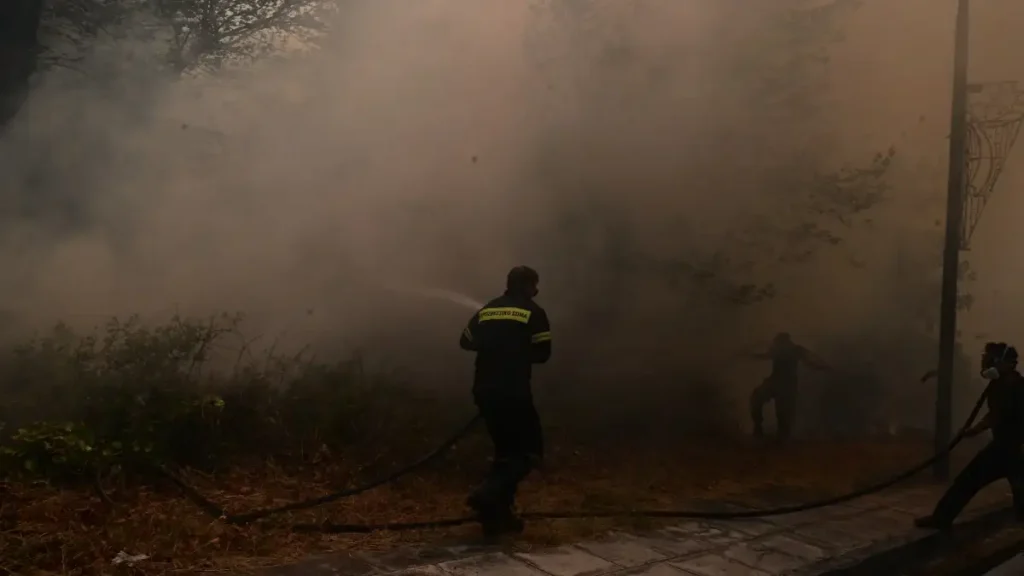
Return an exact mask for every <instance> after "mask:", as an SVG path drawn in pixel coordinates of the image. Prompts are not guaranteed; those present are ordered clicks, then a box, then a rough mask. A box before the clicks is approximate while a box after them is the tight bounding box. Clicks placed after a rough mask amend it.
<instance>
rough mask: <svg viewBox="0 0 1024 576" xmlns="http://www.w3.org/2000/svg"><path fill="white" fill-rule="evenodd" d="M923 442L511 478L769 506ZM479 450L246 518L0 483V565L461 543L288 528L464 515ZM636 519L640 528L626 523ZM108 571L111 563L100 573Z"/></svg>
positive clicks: (573, 533) (242, 488) (561, 462)
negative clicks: (326, 500)
mask: <svg viewBox="0 0 1024 576" xmlns="http://www.w3.org/2000/svg"><path fill="white" fill-rule="evenodd" d="M927 448H928V447H927V446H922V445H920V444H917V443H913V442H909V441H908V442H902V443H901V442H884V443H883V442H878V443H848V444H824V443H822V444H810V443H806V444H798V445H793V446H791V447H787V448H775V447H769V446H757V445H754V444H751V443H745V442H735V443H723V442H716V443H713V444H705V445H702V444H698V443H688V444H686V445H665V446H658V447H649V448H648V449H645V450H638V449H637V448H636V447H635V446H634V447H610V446H602V447H600V448H595V447H590V448H588V447H585V446H575V447H568V445H566V444H561V448H559V447H558V444H557V443H556V445H555V447H554V448H553V449H552V450H551V453H550V454H549V458H548V461H547V463H546V465H545V469H544V470H542V471H541V472H539V473H536V474H534V475H533V476H531V478H530V479H529V480H528V482H527V483H526V484H525V485H524V487H523V491H522V496H521V499H520V507H521V508H522V509H524V510H530V511H541V510H566V509H569V510H571V509H580V508H584V509H614V508H622V507H637V506H641V507H648V508H666V509H667V508H685V507H688V506H694V505H697V504H699V503H700V502H701V501H708V500H727V501H734V502H735V501H745V502H749V503H767V502H768V501H771V500H773V499H775V500H776V502H775V503H778V501H777V498H778V497H779V494H778V493H776V494H775V495H774V496H772V495H771V494H769V493H770V492H771V491H772V488H774V487H779V486H786V487H788V489H787V493H788V494H787V496H784V497H787V498H791V499H794V500H797V499H801V498H814V497H818V496H824V495H831V494H837V493H841V492H844V491H846V490H849V489H850V488H851V487H854V486H855V485H858V484H863V483H864V482H866V481H871V480H875V479H878V478H881V477H884V476H886V475H888V474H891V473H892V472H894V471H897V470H900V469H903V468H905V467H906V466H907V465H908V463H911V462H912V461H917V460H919V459H920V458H921V457H922V456H923V455H924V454H925V453H926V452H927ZM485 456H486V452H485V445H484V443H483V442H482V441H481V440H480V439H479V438H475V439H473V440H471V441H467V442H466V443H464V444H463V445H460V446H459V447H458V449H457V450H456V451H455V452H454V453H453V454H452V455H451V456H449V457H448V458H447V460H446V461H444V462H439V463H438V464H437V465H435V466H434V467H432V468H431V469H429V470H425V471H423V472H422V473H420V474H417V475H415V476H413V477H407V478H405V479H403V480H401V481H399V482H397V483H395V484H393V485H390V486H386V487H383V488H380V489H377V490H374V491H371V492H368V493H365V494H363V495H360V496H357V497H354V498H351V499H349V500H345V501H342V502H339V503H337V504H334V505H329V506H325V507H323V508H320V509H317V510H313V511H308V512H301V513H295V514H289V515H286V516H282V517H277V518H273V519H270V520H267V521H264V522H261V523H258V524H256V525H252V526H244V527H236V526H227V525H224V524H222V523H220V522H218V521H216V520H213V519H211V518H210V517H208V516H205V515H204V514H203V513H201V512H200V511H198V510H197V509H196V508H195V507H194V506H193V505H192V504H190V503H189V502H187V501H186V500H184V499H182V498H181V497H180V496H179V495H178V494H177V493H175V492H174V491H173V490H172V489H169V488H166V487H159V488H134V489H114V488H113V487H112V488H111V490H110V492H111V496H112V497H113V499H114V500H115V502H116V505H115V507H114V508H113V509H108V508H107V507H105V506H104V505H103V504H102V502H101V501H100V499H99V498H98V497H97V496H96V495H95V494H93V493H91V492H89V491H87V490H77V491H76V490H60V489H56V488H53V487H49V486H46V485H42V484H37V485H7V486H4V487H2V490H3V491H2V492H0V497H2V499H3V500H2V517H3V518H6V520H5V521H4V524H0V530H2V531H0V573H5V572H6V573H10V574H32V573H39V574H44V573H51V574H100V573H111V571H112V568H111V565H110V561H111V559H113V558H114V556H115V555H116V554H117V553H118V552H119V551H122V550H123V551H125V552H126V553H128V554H146V555H149V556H150V559H148V560H146V561H144V562H142V563H140V564H139V565H137V566H136V567H134V568H123V567H122V568H119V569H118V570H124V571H126V572H125V573H128V572H129V571H130V573H135V574H165V573H196V572H207V571H212V572H236V573H237V572H245V571H247V570H250V569H254V568H257V567H260V566H265V565H268V564H276V563H286V562H288V561H290V560H295V559H298V558H301V557H303V556H307V555H310V554H314V553H322V552H326V551H338V550H351V549H359V550H375V549H389V548H393V547H398V546H403V545H408V544H413V543H416V544H429V543H436V542H440V541H451V540H453V539H455V540H464V539H468V538H471V537H473V536H474V535H475V529H474V527H473V526H466V527H461V528H457V529H450V530H435V531H420V532H405V533H374V534H364V535H322V534H300V533H295V532H292V531H291V530H290V529H289V525H290V524H292V523H296V522H318V521H323V520H331V521H334V522H345V523H359V522H368V523H380V522H393V521H415V520H422V519H430V518H435V517H453V516H464V515H465V514H466V510H465V508H464V505H463V500H464V497H465V493H466V492H467V490H468V489H469V488H470V487H471V486H472V485H473V483H475V482H476V481H477V480H478V479H479V477H480V476H481V474H482V473H483V471H484V469H485V466H486V462H485V461H484V460H485ZM345 478H351V469H350V468H346V467H345V466H342V465H338V464H332V465H324V466H321V467H318V468H317V469H315V470H304V471H291V472H285V471H283V470H280V469H275V468H273V467H269V466H268V467H266V468H265V469H261V470H248V471H241V470H239V471H236V472H234V473H231V474H227V475H223V476H220V477H217V478H208V477H203V476H199V475H196V474H192V475H190V476H189V480H190V482H192V483H194V484H195V485H196V486H197V487H198V488H199V489H200V490H201V491H202V492H204V493H206V494H208V495H209V496H210V497H212V498H213V499H215V500H216V501H217V502H219V503H220V504H221V505H223V506H224V507H226V508H228V509H229V511H231V512H242V511H245V510H247V509H251V508H253V507H264V506H267V505H272V504H280V503H284V502H287V501H291V500H297V499H302V498H306V497H309V496H314V495H319V494H321V493H324V492H329V491H331V490H332V489H337V488H338V487H339V484H344V479H345ZM613 525H618V526H620V527H621V526H622V525H623V524H622V522H621V521H620V522H618V523H616V521H612V520H602V521H583V520H580V521H558V522H538V523H535V524H532V525H531V526H530V527H529V528H528V530H527V533H526V534H525V535H524V537H523V539H522V541H521V542H520V543H519V545H521V546H527V547H533V546H543V545H549V544H554V543H558V542H563V541H566V540H574V539H578V538H584V537H587V536H591V535H594V534H596V533H598V532H603V531H605V530H607V529H609V528H610V527H612V526H613ZM637 527H642V526H637ZM114 571H115V572H116V571H117V570H114Z"/></svg>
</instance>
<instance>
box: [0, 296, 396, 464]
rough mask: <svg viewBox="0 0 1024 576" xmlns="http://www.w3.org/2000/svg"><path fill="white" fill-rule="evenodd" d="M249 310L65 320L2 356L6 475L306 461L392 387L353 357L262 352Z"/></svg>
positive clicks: (0, 405)
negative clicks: (93, 326)
mask: <svg viewBox="0 0 1024 576" xmlns="http://www.w3.org/2000/svg"><path fill="white" fill-rule="evenodd" d="M240 323H241V318H239V317H237V316H226V315H225V316H218V317H214V318H211V319H208V320H204V321H197V320H190V319H183V318H179V317H175V318H173V319H172V320H171V321H170V322H168V323H166V324H163V325H160V326H155V327H150V326H146V325H145V324H143V323H142V322H141V321H140V320H139V319H138V318H130V319H128V320H127V321H123V322H122V321H119V320H112V321H110V322H109V323H107V324H106V325H105V326H103V327H102V328H100V329H98V330H96V331H95V332H93V333H90V334H84V335H82V334H78V333H76V332H74V331H73V330H71V329H70V328H69V327H67V326H65V325H58V326H57V327H55V328H54V329H53V330H52V331H51V332H50V333H49V334H48V335H46V336H45V337H42V338H37V339H35V340H33V341H31V342H29V343H27V344H26V345H24V346H19V347H17V348H15V349H13V350H10V351H8V352H7V353H6V354H4V356H3V357H2V358H0V394H2V401H0V422H7V423H8V425H7V426H6V427H3V426H0V428H3V429H2V430H0V474H2V475H4V476H12V475H36V476H42V477H45V478H47V479H51V480H55V481H63V482H69V481H71V482H73V481H86V480H92V479H93V478H95V476H96V475H97V474H107V473H108V472H109V471H111V470H124V471H135V472H140V473H144V472H145V471H146V469H147V466H146V464H147V463H151V462H160V463H162V464H167V465H172V466H182V467H185V466H187V467H196V468H203V469H217V468H221V467H225V466H231V465H235V464H238V463H242V462H246V461H249V460H253V459H260V460H262V459H267V458H275V459H296V460H302V459H307V460H308V459H311V458H316V457H317V455H319V454H321V453H323V452H325V451H327V452H337V451H340V450H343V449H344V448H345V447H346V446H349V445H351V444H352V443H354V442H356V441H358V439H359V438H358V437H359V435H360V434H361V433H363V430H364V429H365V428H366V427H365V425H364V424H365V422H366V420H367V419H368V418H372V415H371V414H370V413H369V412H368V410H367V406H369V405H370V404H372V403H373V399H374V398H378V397H382V396H383V395H384V394H387V393H388V392H389V391H392V390H393V386H391V385H389V383H386V382H384V381H382V380H381V379H380V378H374V377H372V376H370V375H369V374H368V373H367V371H366V369H365V367H364V365H363V362H362V360H361V359H360V358H359V357H355V358H352V359H349V360H347V361H345V362H339V363H333V364H327V363H317V362H313V361H312V360H310V359H307V358H305V356H304V355H303V354H297V355H292V356H283V355H280V354H276V353H274V351H273V350H271V351H267V352H265V353H263V354H259V355H257V354H255V353H254V351H252V350H250V349H249V348H248V347H247V346H246V345H245V344H244V343H245V340H244V339H243V338H241V337H240V334H239V325H240Z"/></svg>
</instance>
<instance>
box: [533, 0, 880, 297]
mask: <svg viewBox="0 0 1024 576" xmlns="http://www.w3.org/2000/svg"><path fill="white" fill-rule="evenodd" d="M803 5H804V3H803V2H800V1H798V0H787V1H786V2H777V3H760V4H758V5H751V4H750V3H748V2H737V1H725V2H716V3H708V4H707V5H705V6H703V7H702V8H696V10H698V11H701V10H706V11H712V10H717V11H719V13H720V17H719V20H718V21H717V24H715V25H716V26H718V28H716V29H715V34H713V35H711V36H712V38H710V39H707V40H706V41H705V42H706V45H705V44H702V45H700V46H699V47H693V46H689V47H686V48H683V47H680V48H679V49H678V50H677V51H675V52H668V53H657V52H654V51H652V50H651V49H650V48H649V47H645V46H644V40H645V38H644V37H643V34H641V33H640V30H639V29H640V28H642V26H640V25H637V27H636V28H637V29H630V24H629V22H630V18H631V17H632V16H633V14H636V15H637V16H636V17H637V18H638V19H640V20H642V19H643V18H648V19H647V20H642V21H644V22H646V23H648V24H649V23H650V22H651V21H652V20H650V18H651V17H652V15H655V16H656V15H657V13H658V11H659V10H665V9H670V8H671V6H670V5H668V4H666V3H664V2H659V1H658V0H647V1H645V2H636V3H630V7H629V8H623V7H622V5H621V4H616V3H614V2H563V1H557V0H549V1H546V2H538V3H535V5H534V10H535V21H536V24H535V26H534V33H533V35H532V36H531V37H530V38H529V39H528V46H527V48H528V49H529V54H530V55H531V57H532V58H533V60H534V62H535V63H536V64H537V67H538V70H540V71H541V73H542V74H545V75H547V82H548V83H549V84H550V86H551V89H552V91H554V92H556V93H557V92H559V91H561V92H563V93H566V92H568V93H572V94H575V95H576V97H577V100H576V101H575V102H574V106H575V110H576V112H575V116H574V117H573V118H572V120H571V125H568V123H566V124H556V126H557V132H556V134H554V135H553V136H552V142H553V143H552V144H550V146H548V147H546V148H543V159H542V168H543V174H544V175H545V178H546V180H545V181H544V182H543V184H545V185H547V186H550V187H552V188H555V189H557V190H558V191H559V192H558V195H559V197H565V198H569V200H567V201H566V202H564V203H563V204H562V205H560V206H558V207H556V211H558V212H559V215H558V216H557V217H556V218H555V221H554V222H553V229H554V230H555V231H554V232H553V233H552V234H553V235H555V236H557V238H558V240H557V241H552V242H551V244H552V245H555V246H558V247H559V248H560V250H558V251H557V254H551V255H550V258H551V260H552V262H550V263H549V266H551V267H552V268H554V269H556V270H564V271H566V272H565V275H566V276H567V277H568V276H572V275H573V272H572V271H573V270H577V269H579V270H589V271H590V273H588V274H580V277H581V278H583V277H585V278H587V282H590V281H591V280H592V279H593V277H594V275H595V272H594V271H595V270H604V271H605V274H604V276H606V277H607V279H608V282H609V283H610V284H615V283H616V282H618V283H621V282H624V281H626V280H624V279H626V278H631V277H632V278H637V275H638V274H640V275H642V276H643V277H645V278H648V279H654V278H660V279H661V281H662V283H669V284H671V285H673V286H675V287H676V288H677V289H678V290H679V291H688V292H697V293H700V294H703V295H704V297H705V298H710V299H711V300H712V301H714V302H717V303H719V304H723V305H726V306H733V305H743V304H752V303H757V302H761V301H764V300H767V299H770V298H771V297H773V296H774V295H775V293H776V291H777V288H776V286H775V285H774V284H773V274H772V273H771V271H770V270H768V269H769V268H776V269H777V268H779V267H780V266H786V265H794V264H801V263H803V262H806V261H807V260H809V259H810V258H812V257H813V256H814V255H815V254H817V253H818V252H819V251H820V250H821V249H822V248H824V247H829V246H834V245H837V244H841V243H842V242H843V241H844V240H845V238H846V237H847V235H848V233H849V232H850V231H851V230H852V229H854V228H857V227H860V226H864V225H867V224H868V222H869V221H870V219H871V211H872V210H873V209H874V208H876V207H877V206H878V205H879V204H880V203H881V202H883V201H884V199H885V196H886V192H887V190H888V182H887V175H888V173H889V168H890V166H891V164H892V161H893V158H894V157H895V155H896V150H895V149H891V148H890V149H889V150H885V151H883V152H880V153H878V154H876V155H875V156H874V157H872V158H869V159H867V161H866V162H860V163H855V164H850V165H846V166H842V165H840V166H837V165H836V160H835V150H836V143H835V140H834V132H833V130H832V128H831V120H832V119H831V118H830V116H829V111H830V107H829V100H828V90H829V79H830V68H829V52H830V49H831V48H832V46H833V45H834V44H835V43H836V42H839V41H841V39H842V30H843V27H844V23H845V22H846V21H847V19H848V16H849V15H850V14H851V13H852V12H853V11H854V10H855V9H856V8H857V6H858V5H859V2H858V1H857V0H836V1H834V2H831V3H827V4H823V5H819V6H818V7H816V8H811V9H807V8H804V7H803ZM615 10H619V12H614V13H613V11H615ZM644 10H647V12H646V14H645V13H644ZM630 11H633V12H630ZM638 21H639V20H638ZM645 50H646V52H645ZM695 51H699V53H700V54H702V55H705V56H702V57H703V58H705V59H707V60H710V61H712V62H713V64H712V65H711V66H709V67H704V68H701V66H699V65H696V66H695V65H694V63H693V62H694V60H693V53H694V52H695ZM712 67H713V68H714V70H713V71H709V69H710V68H712ZM694 70H697V71H696V72H694ZM673 81H674V82H675V86H676V89H677V92H672V91H671V90H672V89H673V86H672V85H673ZM680 84H682V85H684V86H685V91H684V93H685V96H686V98H687V100H683V102H686V104H682V106H686V105H690V106H695V107H699V108H700V109H703V110H706V112H707V113H708V114H710V115H711V116H710V118H709V119H705V118H702V117H701V113H700V112H696V111H695V110H686V109H685V108H683V109H680V110H678V111H677V112H674V114H675V116H672V115H671V114H668V113H666V112H664V110H671V109H672V107H673V106H676V107H679V106H681V104H680V102H681V98H682V97H683V96H684V94H683V93H680V92H679V91H678V86H679V85H680ZM567 85H568V86H567ZM652 109H654V110H658V111H659V114H660V115H654V116H652V118H653V119H654V120H653V123H652V126H651V127H650V128H649V130H650V131H651V132H658V133H660V134H661V135H662V136H663V137H662V136H659V138H658V142H660V143H665V142H669V143H670V144H671V145H672V146H675V147H677V148H679V153H678V154H677V155H676V156H675V158H674V159H673V160H672V161H671V162H673V163H674V164H676V166H675V167H673V168H672V170H673V171H674V172H675V175H674V176H672V177H671V184H673V185H674V186H672V187H667V186H666V179H665V178H662V179H661V180H660V181H655V180H653V179H652V182H651V183H650V184H645V181H644V180H645V179H646V178H647V176H646V174H644V173H643V172H642V171H635V172H636V173H634V172H628V177H624V176H622V174H621V173H618V172H616V171H619V172H621V166H622V165H623V164H628V163H632V164H635V165H637V166H647V165H650V166H651V167H652V169H653V170H662V171H665V170H668V169H667V168H666V166H665V162H667V161H660V163H659V161H648V160H647V158H646V157H645V156H644V154H645V153H649V151H647V150H642V151H641V150H637V149H635V148H634V149H630V148H628V147H626V146H627V145H623V148H622V149H621V150H616V151H615V155H614V156H612V155H611V154H607V152H608V149H609V148H610V147H612V146H615V145H616V144H614V143H613V144H608V142H609V141H611V142H615V141H616V138H618V137H619V135H620V134H621V133H626V134H628V131H629V130H631V129H632V128H631V124H632V123H635V122H637V121H642V120H643V118H644V115H645V114H646V113H647V112H648V111H649V110H652ZM676 118H678V120H676ZM638 119H639V120H638ZM674 123H676V124H678V127H677V126H675V125H674ZM589 126H599V127H601V128H600V130H601V131H600V132H594V131H593V130H591V131H588V130H590V129H589V128H587V127H589ZM673 131H679V132H678V133H677V134H676V135H674V136H673V134H672V132H673ZM567 133H569V134H574V135H575V136H576V138H577V139H576V140H572V139H571V138H567V137H566V136H565V134H567ZM612 134H614V135H615V138H609V137H610V136H611V135H612ZM673 138H674V140H673ZM688 141H689V142H693V141H697V142H699V143H700V144H699V146H697V145H692V144H689V142H688ZM595 148H597V151H596V152H595V151H594V149H595ZM655 152H656V153H658V154H666V152H667V151H665V150H657V151H655ZM601 154H606V155H607V156H608V157H614V158H615V160H612V161H608V160H607V158H604V157H601V156H600V155H601ZM588 155H589V156H594V157H595V160H593V161H591V162H589V163H587V162H584V161H581V160H579V159H578V158H579V157H583V158H586V157H587V156H588ZM631 158H632V159H635V161H634V160H631ZM619 159H623V160H622V162H619V163H617V164H615V165H614V166H611V164H612V163H615V162H618V160H619ZM730 165H731V166H730ZM741 166H742V167H741ZM751 182H754V184H751ZM645 185H647V186H650V189H648V190H643V191H642V192H641V193H642V194H650V195H653V194H662V195H665V196H666V197H668V196H683V195H688V196H690V197H693V198H700V197H701V196H703V197H706V198H708V199H709V200H708V201H707V202H704V201H702V200H695V201H692V202H688V203H687V202H686V201H681V203H680V209H681V210H685V211H686V212H687V213H680V214H676V215H674V216H672V215H668V214H658V215H657V218H659V219H660V222H659V221H652V220H651V219H650V218H648V219H646V220H645V221H643V222H637V221H636V220H635V219H631V218H630V215H629V214H628V211H626V210H623V208H622V207H623V202H625V201H628V200H627V199H628V198H629V196H630V195H631V194H632V193H633V190H632V189H633V188H642V187H644V186H645ZM659 187H661V188H663V189H659ZM730 195H732V196H730ZM730 197H731V198H732V200H730ZM751 200H753V202H751ZM730 201H735V202H736V203H738V204H747V203H749V204H756V209H755V208H752V209H751V210H749V211H744V210H742V209H740V208H737V209H736V210H735V211H734V212H735V215H734V216H733V217H732V218H731V219H730V220H729V222H728V230H727V231H725V232H723V233H722V234H721V235H720V236H719V237H716V238H715V240H714V241H713V242H710V241H709V240H707V236H708V234H709V230H708V229H707V223H706V220H705V218H704V215H703V214H702V213H701V211H702V207H703V206H706V205H708V204H714V203H716V202H717V203H719V204H722V203H728V202H730ZM690 205H692V206H693V209H692V210H691V209H689V208H688V206H690ZM655 236H660V237H663V238H674V239H677V243H678V245H679V249H678V251H677V253H676V255H675V256H666V255H665V254H660V255H654V254H652V253H651V252H650V251H649V250H646V249H645V248H643V245H644V242H643V241H642V239H643V238H645V237H647V238H649V237H655ZM712 244H713V246H712ZM549 252H550V251H549ZM566 282H567V283H568V284H572V281H571V280H570V279H568V278H566ZM641 282H643V281H641ZM650 284H651V283H650V282H644V285H650ZM613 290H614V289H613ZM568 291H569V292H571V293H585V292H587V290H586V289H585V287H584V286H575V287H573V288H569V289H568ZM595 305H597V304H596V303H595Z"/></svg>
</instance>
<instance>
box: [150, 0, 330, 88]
mask: <svg viewBox="0 0 1024 576" xmlns="http://www.w3.org/2000/svg"><path fill="white" fill-rule="evenodd" d="M151 1H152V2H153V7H154V11H155V13H156V15H157V17H158V20H159V21H160V22H161V23H163V24H164V25H166V26H167V27H168V28H169V29H170V31H171V35H170V41H169V44H170V46H169V50H168V61H169V63H170V65H171V66H172V67H173V69H174V70H176V71H179V72H182V71H187V70H194V69H198V68H207V69H210V68H214V69H216V68H220V67H221V66H224V65H226V64H247V63H251V62H253V61H254V60H256V59H258V58H261V57H265V56H267V55H269V54H272V53H274V52H276V51H279V50H281V49H282V48H284V47H286V46H290V47H293V48H294V47H299V46H306V47H308V46H310V45H311V44H312V43H314V42H315V41H316V39H317V38H319V37H320V35H322V34H323V33H324V32H325V31H326V29H327V18H328V16H329V15H330V13H331V12H332V11H333V10H332V5H331V4H330V3H329V0H151Z"/></svg>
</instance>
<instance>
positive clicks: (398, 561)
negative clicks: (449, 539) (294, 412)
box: [270, 483, 1009, 576]
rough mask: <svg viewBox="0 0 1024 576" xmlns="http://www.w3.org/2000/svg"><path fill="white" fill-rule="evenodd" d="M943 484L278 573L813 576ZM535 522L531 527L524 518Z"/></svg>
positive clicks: (901, 524)
mask: <svg viewBox="0 0 1024 576" xmlns="http://www.w3.org/2000/svg"><path fill="white" fill-rule="evenodd" d="M939 493H940V488H939V487H917V488H909V489H903V490H897V491H891V492H885V493H882V494H879V495H876V496H870V497H866V498H863V499H860V500H857V501H854V502H851V503H849V504H846V505H840V506H832V507H829V508H824V509H819V510H815V511H810V512H804V513H799V514H793V515H787V516H777V517H772V518H765V519H757V520H737V521H715V522H703V521H701V522H692V521H690V522H680V523H677V524H675V525H672V526H669V527H666V528H662V529H660V530H656V531H653V532H649V533H644V534H627V533H617V532H613V533H610V534H608V535H607V537H605V538H602V539H598V540H594V541H590V542H581V543H579V544H574V545H566V546H560V547H557V548H551V549H545V550H537V551H530V552H517V551H507V550H505V551H503V550H500V549H486V548H481V547H476V548H474V547H466V546H450V547H446V548H438V549H433V550H421V551H404V552H400V553H392V554H387V555H354V556H353V555H347V556H335V557H323V558H317V559H312V560H309V561H306V562H303V563H301V564H297V565H294V566H288V567H282V568H275V569H273V570H272V571H271V572H270V574H271V575H273V576H327V575H331V576H335V575H345V576H349V575H351V576H371V575H372V576H379V575H383V574H390V575H393V576H606V575H615V576H778V575H783V574H785V575H793V576H816V575H822V574H827V573H829V572H830V571H832V570H837V569H840V568H842V567H844V566H848V565H851V564H855V563H857V562H858V561H860V560H862V559H864V558H867V557H869V556H872V555H874V554H878V553H881V552H885V551H889V550H892V549H895V548H900V547H903V546H908V545H910V544H913V543H914V542H916V541H920V540H922V539H923V538H925V537H926V536H928V535H929V534H930V532H928V531H924V530H917V529H915V528H913V519H914V518H915V517H917V516H920V515H924V514H927V513H928V512H929V511H930V510H931V507H932V505H933V504H934V503H935V500H936V498H937V497H938V495H939ZM1008 502H1009V490H1008V488H1005V487H1004V486H1003V485H1002V483H1000V484H997V485H993V486H991V487H989V488H988V489H986V490H985V491H984V492H982V494H980V495H979V497H978V498H977V499H976V500H975V501H974V502H973V503H972V504H971V506H970V507H969V508H968V510H967V511H966V512H965V514H964V518H965V519H966V520H969V519H970V518H971V517H972V516H978V515H980V514H983V513H985V512H987V511H991V510H993V509H995V508H1000V507H1003V506H1005V505H1006V504H1008ZM527 529H529V527H527Z"/></svg>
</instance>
